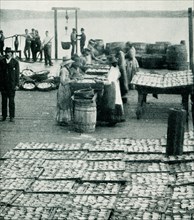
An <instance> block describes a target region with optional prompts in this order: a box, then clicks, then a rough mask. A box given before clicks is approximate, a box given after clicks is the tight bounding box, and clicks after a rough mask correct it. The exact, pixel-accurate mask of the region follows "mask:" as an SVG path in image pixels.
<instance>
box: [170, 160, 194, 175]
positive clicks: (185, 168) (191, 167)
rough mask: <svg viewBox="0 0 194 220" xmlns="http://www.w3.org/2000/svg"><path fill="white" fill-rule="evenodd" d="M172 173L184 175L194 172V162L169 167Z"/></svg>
mask: <svg viewBox="0 0 194 220" xmlns="http://www.w3.org/2000/svg"><path fill="white" fill-rule="evenodd" d="M168 166H169V168H170V171H171V172H172V173H183V172H192V171H194V162H185V163H184V162H181V163H173V164H169V165H168Z"/></svg>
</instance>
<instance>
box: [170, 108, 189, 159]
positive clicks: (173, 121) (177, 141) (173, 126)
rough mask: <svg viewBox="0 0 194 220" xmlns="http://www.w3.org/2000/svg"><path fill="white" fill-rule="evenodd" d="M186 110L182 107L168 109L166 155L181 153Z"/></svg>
mask: <svg viewBox="0 0 194 220" xmlns="http://www.w3.org/2000/svg"><path fill="white" fill-rule="evenodd" d="M185 123H186V111H185V110H184V109H170V112H169V117H168V130H167V146H166V155H168V156H170V155H182V153H183V142H184V132H185Z"/></svg>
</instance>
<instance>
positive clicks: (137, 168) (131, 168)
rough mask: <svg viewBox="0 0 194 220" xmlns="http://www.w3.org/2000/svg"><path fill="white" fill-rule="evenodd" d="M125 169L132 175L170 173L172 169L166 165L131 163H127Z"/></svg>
mask: <svg viewBox="0 0 194 220" xmlns="http://www.w3.org/2000/svg"><path fill="white" fill-rule="evenodd" d="M125 168H126V170H127V172H130V173H160V172H161V173H164V172H167V173H168V172H169V171H170V168H169V165H168V164H165V163H153V162H152V163H139V162H138V163H133V162H132V163H131V162H126V163H125Z"/></svg>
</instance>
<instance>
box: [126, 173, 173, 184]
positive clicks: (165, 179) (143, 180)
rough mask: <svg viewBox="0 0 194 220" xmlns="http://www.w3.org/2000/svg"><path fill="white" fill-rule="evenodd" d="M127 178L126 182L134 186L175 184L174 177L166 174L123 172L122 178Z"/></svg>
mask: <svg viewBox="0 0 194 220" xmlns="http://www.w3.org/2000/svg"><path fill="white" fill-rule="evenodd" d="M127 175H128V176H129V179H127V180H128V181H131V182H132V183H135V184H137V185H138V184H140V185H141V184H146V185H152V184H153V182H154V184H157V185H170V184H175V181H176V176H175V175H170V174H168V173H129V172H127V171H125V173H124V176H127Z"/></svg>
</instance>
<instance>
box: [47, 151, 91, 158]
mask: <svg viewBox="0 0 194 220" xmlns="http://www.w3.org/2000/svg"><path fill="white" fill-rule="evenodd" d="M86 154H87V152H86V151H85V150H82V151H49V152H48V153H47V159H49V160H60V159H61V160H62V159H64V160H80V159H82V158H84V156H85V155H86Z"/></svg>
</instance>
